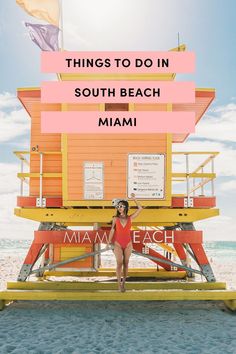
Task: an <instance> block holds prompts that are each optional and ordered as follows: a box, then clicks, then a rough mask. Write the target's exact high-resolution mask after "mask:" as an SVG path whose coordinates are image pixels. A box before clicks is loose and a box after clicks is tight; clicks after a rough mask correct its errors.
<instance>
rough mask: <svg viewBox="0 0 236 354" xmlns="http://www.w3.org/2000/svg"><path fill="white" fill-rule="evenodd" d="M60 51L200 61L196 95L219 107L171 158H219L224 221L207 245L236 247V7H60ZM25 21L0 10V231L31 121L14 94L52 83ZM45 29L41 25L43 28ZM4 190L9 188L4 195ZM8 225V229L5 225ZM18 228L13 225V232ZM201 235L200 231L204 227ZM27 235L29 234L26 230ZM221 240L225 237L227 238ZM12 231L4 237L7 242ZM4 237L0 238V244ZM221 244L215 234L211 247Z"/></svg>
mask: <svg viewBox="0 0 236 354" xmlns="http://www.w3.org/2000/svg"><path fill="white" fill-rule="evenodd" d="M62 2H63V15H64V16H63V23H64V31H63V35H64V43H65V45H64V48H65V49H67V50H144V51H149V50H168V49H170V48H173V47H176V46H177V33H178V32H179V33H180V41H181V43H185V44H186V45H187V49H188V50H191V51H194V52H195V53H196V57H197V65H196V72H195V73H194V74H193V75H188V76H187V75H181V76H180V75H179V76H178V77H177V79H179V80H183V79H185V80H194V81H195V82H196V86H197V87H212V88H215V89H216V100H215V102H214V104H213V105H212V106H211V110H209V111H208V113H207V115H206V117H205V118H204V119H203V120H202V121H201V122H200V124H199V126H198V128H197V132H196V134H195V135H194V136H192V138H190V139H189V140H188V141H187V142H186V144H185V146H183V144H181V146H177V147H175V149H176V150H187V149H195V150H208V149H209V150H213V151H215V150H218V151H221V156H220V157H219V158H218V163H217V164H216V169H217V173H218V175H219V177H218V179H217V184H216V190H217V194H218V206H219V207H220V208H221V216H220V217H219V218H218V221H217V220H216V219H214V220H213V219H212V221H210V220H209V221H208V223H209V224H208V225H210V226H209V227H208V226H207V227H208V229H207V230H208V231H207V232H208V233H209V235H210V236H209V237H211V238H214V235H216V232H218V231H217V230H220V229H222V230H223V229H224V230H227V235H231V236H230V238H231V239H234V235H235V234H236V223H235V221H234V219H235V209H234V199H235V190H236V168H235V167H234V165H235V158H236V144H235V137H236V133H235V132H236V125H235V120H236V92H235V91H236V90H235V79H236V24H235V13H236V3H235V1H233V0H226V1H224V2H223V1H219V0H208V1H203V0H198V1H197V0H165V1H159V0H100V1H97V0H86V1H85V0H63V1H62ZM23 21H29V22H32V23H40V22H41V21H39V20H37V19H36V18H33V17H30V16H29V15H27V14H26V13H25V12H24V11H23V10H22V9H21V8H20V7H19V6H17V5H16V3H15V1H14V0H7V1H3V0H2V1H1V5H0V52H1V68H0V124H1V131H0V149H1V157H0V161H1V166H2V168H1V172H0V173H1V178H2V183H1V184H2V188H1V189H0V194H1V195H2V202H1V205H0V207H1V208H3V211H4V212H3V214H2V215H4V216H5V221H4V224H2V225H3V230H6V232H7V230H8V226H9V224H12V221H13V220H14V222H15V220H16V218H14V217H12V216H11V213H12V209H13V207H14V204H15V199H14V198H15V195H16V193H17V191H18V190H19V182H18V181H17V179H16V178H15V172H16V171H17V169H16V167H17V166H18V165H19V164H18V161H17V160H16V158H15V157H14V156H13V154H12V150H21V149H27V147H28V144H29V118H28V117H27V115H26V113H25V112H24V111H23V110H22V108H21V106H20V105H19V104H18V103H17V101H16V100H15V98H14V96H15V94H16V89H17V88H18V87H27V86H28V87H33V86H40V83H41V81H42V80H45V78H46V79H51V78H52V77H53V76H48V75H47V76H46V75H42V74H40V50H39V48H38V47H36V46H35V44H34V43H33V42H31V40H30V38H29V37H28V35H27V33H26V29H25V27H24V26H23V24H22V23H23ZM41 23H42V22H41ZM4 183H5V184H6V183H7V186H8V188H5V187H4ZM7 220H8V221H7ZM20 222H21V221H16V224H18V223H20ZM202 225H203V226H204V227H205V224H204V223H202ZM27 230H28V229H27ZM224 233H225V232H224ZM12 234H13V231H11V232H10V233H9V236H10V235H12ZM0 237H1V236H0ZM217 238H218V239H220V236H219V232H218V234H217V235H216V239H217Z"/></svg>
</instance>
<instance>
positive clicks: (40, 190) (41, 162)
mask: <svg viewBox="0 0 236 354" xmlns="http://www.w3.org/2000/svg"><path fill="white" fill-rule="evenodd" d="M39 157H40V162H39V206H40V208H42V206H43V153H42V152H40V154H39Z"/></svg>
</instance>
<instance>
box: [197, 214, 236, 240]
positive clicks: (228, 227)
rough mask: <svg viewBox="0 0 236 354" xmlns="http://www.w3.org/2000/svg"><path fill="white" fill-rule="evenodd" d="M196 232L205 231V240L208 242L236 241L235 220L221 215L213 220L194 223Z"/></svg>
mask: <svg viewBox="0 0 236 354" xmlns="http://www.w3.org/2000/svg"><path fill="white" fill-rule="evenodd" d="M194 225H195V228H196V230H202V231H203V240H204V242H207V241H236V222H235V218H232V217H229V216H226V215H220V216H217V217H215V218H212V219H206V220H201V221H197V222H196V223H194Z"/></svg>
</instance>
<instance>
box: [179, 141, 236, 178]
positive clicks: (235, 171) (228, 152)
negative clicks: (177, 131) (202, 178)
mask: <svg viewBox="0 0 236 354" xmlns="http://www.w3.org/2000/svg"><path fill="white" fill-rule="evenodd" d="M198 138H199V136H198ZM173 151H209V152H220V154H219V155H217V156H216V158H215V162H214V164H215V173H216V174H217V176H231V177H236V164H235V161H236V150H235V149H233V148H229V147H227V146H226V145H225V144H223V142H218V141H209V140H204V141H203V140H189V141H187V142H185V143H183V144H173ZM206 158H207V155H205V156H204V155H197V156H196V155H190V157H189V161H190V171H192V170H194V169H195V168H196V167H197V166H198V165H199V164H200V163H202V162H203V161H204V160H205V159H206ZM184 159H185V156H184V155H182V156H177V155H176V156H174V160H176V161H177V162H178V164H177V163H176V164H174V169H175V171H176V172H179V171H182V172H183V171H184V169H185V160H184ZM210 166H211V165H210V164H209V166H208V168H205V169H204V172H210Z"/></svg>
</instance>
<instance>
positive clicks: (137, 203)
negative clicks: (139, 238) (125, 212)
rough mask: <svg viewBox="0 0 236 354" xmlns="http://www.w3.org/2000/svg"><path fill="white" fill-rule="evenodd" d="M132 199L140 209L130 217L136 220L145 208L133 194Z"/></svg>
mask: <svg viewBox="0 0 236 354" xmlns="http://www.w3.org/2000/svg"><path fill="white" fill-rule="evenodd" d="M131 199H132V200H133V201H134V202H135V204H136V205H137V207H138V210H136V211H135V212H134V213H133V214H132V215H130V218H131V219H135V218H136V217H137V216H138V215H139V214H140V213H141V211H142V210H143V207H142V206H141V205H140V203H139V202H138V201H137V200H136V199H135V195H134V194H133V193H132V194H131Z"/></svg>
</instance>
